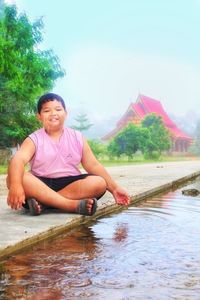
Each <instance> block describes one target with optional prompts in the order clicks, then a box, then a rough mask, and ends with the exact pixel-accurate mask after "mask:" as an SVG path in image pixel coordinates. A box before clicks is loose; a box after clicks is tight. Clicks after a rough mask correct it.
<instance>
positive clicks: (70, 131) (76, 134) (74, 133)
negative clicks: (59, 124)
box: [64, 127, 83, 139]
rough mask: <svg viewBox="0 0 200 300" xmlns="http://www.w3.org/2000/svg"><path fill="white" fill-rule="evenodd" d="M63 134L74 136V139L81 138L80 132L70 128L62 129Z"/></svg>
mask: <svg viewBox="0 0 200 300" xmlns="http://www.w3.org/2000/svg"><path fill="white" fill-rule="evenodd" d="M64 132H65V134H68V135H71V136H74V137H78V138H81V139H82V138H83V135H82V133H81V132H80V131H78V130H76V129H73V128H71V127H65V128H64Z"/></svg>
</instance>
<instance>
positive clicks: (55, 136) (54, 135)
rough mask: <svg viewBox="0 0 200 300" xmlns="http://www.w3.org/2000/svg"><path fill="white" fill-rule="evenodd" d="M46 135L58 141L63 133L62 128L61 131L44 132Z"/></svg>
mask: <svg viewBox="0 0 200 300" xmlns="http://www.w3.org/2000/svg"><path fill="white" fill-rule="evenodd" d="M45 131H46V133H47V134H48V135H49V136H50V137H51V138H52V139H53V140H55V141H58V140H59V139H60V137H61V135H62V133H63V128H61V129H51V130H49V129H48V130H46V129H45Z"/></svg>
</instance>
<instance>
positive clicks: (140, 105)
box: [103, 94, 191, 140]
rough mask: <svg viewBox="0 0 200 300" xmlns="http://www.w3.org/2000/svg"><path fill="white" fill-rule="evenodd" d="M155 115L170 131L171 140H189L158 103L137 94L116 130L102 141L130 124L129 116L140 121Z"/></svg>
mask: <svg viewBox="0 0 200 300" xmlns="http://www.w3.org/2000/svg"><path fill="white" fill-rule="evenodd" d="M152 113H155V114H156V115H158V116H160V117H161V118H162V120H163V123H164V125H165V126H166V127H167V129H168V130H169V131H170V133H171V135H172V137H173V138H181V139H185V140H191V137H189V136H188V135H187V134H186V133H184V132H183V131H182V130H181V129H179V128H178V127H177V126H176V124H175V123H174V122H173V121H172V120H171V119H170V117H169V116H168V114H167V113H166V112H165V110H164V108H163V107H162V104H161V102H160V101H158V100H155V99H153V98H150V97H147V96H144V95H141V94H139V95H138V98H137V100H136V102H135V103H131V104H130V105H129V107H128V109H127V111H126V112H125V113H124V115H123V116H122V117H121V118H120V120H119V121H118V122H117V126H116V128H115V129H114V130H113V131H111V132H110V133H108V134H107V135H106V136H105V137H103V139H105V140H106V139H109V138H110V137H112V136H114V135H115V134H116V133H117V132H118V131H120V130H121V129H122V128H123V127H125V126H126V125H127V123H128V122H130V118H131V116H136V117H137V118H138V119H139V120H142V119H143V118H144V117H145V116H146V115H148V114H152Z"/></svg>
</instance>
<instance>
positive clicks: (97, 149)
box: [88, 140, 106, 158]
mask: <svg viewBox="0 0 200 300" xmlns="http://www.w3.org/2000/svg"><path fill="white" fill-rule="evenodd" d="M88 143H89V145H90V147H91V149H92V151H93V153H94V155H95V156H96V157H97V158H100V157H101V156H102V155H104V154H106V146H105V145H104V144H103V143H101V142H100V141H99V140H88Z"/></svg>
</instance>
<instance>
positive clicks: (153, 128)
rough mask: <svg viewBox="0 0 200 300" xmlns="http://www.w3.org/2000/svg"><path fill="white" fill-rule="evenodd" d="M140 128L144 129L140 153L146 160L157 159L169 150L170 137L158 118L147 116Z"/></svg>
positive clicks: (151, 115)
mask: <svg viewBox="0 0 200 300" xmlns="http://www.w3.org/2000/svg"><path fill="white" fill-rule="evenodd" d="M142 127H143V128H144V129H146V138H145V140H144V143H143V146H142V151H143V153H144V154H145V156H146V157H147V158H158V157H160V155H161V152H162V151H166V150H169V149H170V146H171V141H170V135H169V132H168V130H167V129H166V128H165V126H164V124H163V121H162V118H161V117H160V116H157V115H156V114H149V115H147V116H146V117H145V118H144V120H143V121H142Z"/></svg>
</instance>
